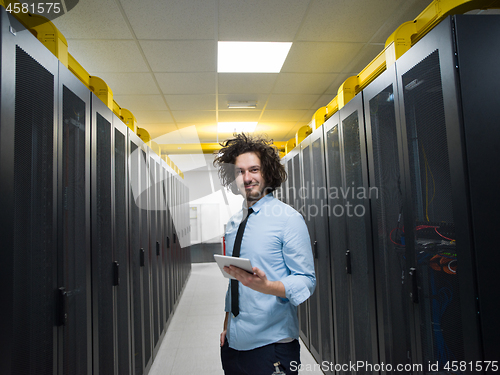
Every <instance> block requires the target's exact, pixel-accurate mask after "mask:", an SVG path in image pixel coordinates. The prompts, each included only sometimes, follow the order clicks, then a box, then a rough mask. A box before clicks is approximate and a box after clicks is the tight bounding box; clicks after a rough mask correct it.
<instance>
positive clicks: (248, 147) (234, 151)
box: [213, 133, 287, 194]
mask: <svg viewBox="0 0 500 375" xmlns="http://www.w3.org/2000/svg"><path fill="white" fill-rule="evenodd" d="M272 142H273V141H272V140H267V139H266V138H264V137H262V136H255V137H252V136H250V135H248V134H245V133H241V134H234V138H231V139H227V140H225V141H224V142H222V143H220V145H221V146H222V148H221V149H220V150H219V151H217V152H215V154H216V156H215V160H214V163H213V164H214V166H215V167H216V168H218V170H219V172H218V173H219V178H220V181H221V184H222V185H223V186H224V187H226V188H228V189H230V190H231V191H232V192H233V193H234V194H238V188H237V187H236V184H235V183H234V182H235V179H236V176H235V174H234V172H235V171H234V163H235V162H236V158H237V157H238V156H240V155H241V154H245V153H247V152H255V153H256V154H257V156H258V157H259V159H260V163H261V172H262V177H264V181H265V182H266V193H270V192H273V191H274V190H276V188H278V187H279V186H280V185H281V183H282V182H283V181H285V180H286V177H287V176H286V172H285V167H284V166H283V164H281V162H280V157H279V152H278V149H277V148H276V146H274V145H273V144H272Z"/></svg>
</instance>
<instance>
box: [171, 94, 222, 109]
mask: <svg viewBox="0 0 500 375" xmlns="http://www.w3.org/2000/svg"><path fill="white" fill-rule="evenodd" d="M165 99H166V100H167V104H168V106H169V107H170V109H171V110H172V111H188V110H215V95H165Z"/></svg>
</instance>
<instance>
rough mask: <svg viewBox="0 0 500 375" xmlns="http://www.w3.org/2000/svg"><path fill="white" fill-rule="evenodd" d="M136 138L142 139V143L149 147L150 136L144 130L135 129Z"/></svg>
mask: <svg viewBox="0 0 500 375" xmlns="http://www.w3.org/2000/svg"><path fill="white" fill-rule="evenodd" d="M137 136H138V137H139V138H140V139H142V141H143V142H144V143H145V144H147V145H148V146H149V147H151V136H150V135H149V132H148V131H147V130H146V129H144V128H137Z"/></svg>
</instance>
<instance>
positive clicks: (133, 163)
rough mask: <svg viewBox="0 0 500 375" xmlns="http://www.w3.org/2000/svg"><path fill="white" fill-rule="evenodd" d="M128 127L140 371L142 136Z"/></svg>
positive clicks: (139, 367) (136, 364) (137, 364)
mask: <svg viewBox="0 0 500 375" xmlns="http://www.w3.org/2000/svg"><path fill="white" fill-rule="evenodd" d="M127 131H128V140H129V142H128V143H129V148H128V166H129V181H130V184H129V196H128V198H129V236H130V242H129V243H130V267H131V272H130V279H131V295H132V321H133V323H132V326H133V351H132V354H133V355H132V361H133V373H134V374H135V375H141V374H143V370H144V367H145V363H144V358H145V352H144V329H145V327H144V317H143V315H144V308H143V301H144V295H143V293H144V292H143V287H142V282H143V276H142V275H143V262H144V254H143V253H142V248H141V246H142V245H141V233H142V231H141V210H140V199H141V191H142V190H141V188H142V180H141V168H142V166H143V163H141V161H142V159H141V158H142V156H141V153H142V151H141V148H140V147H141V145H143V143H142V140H141V139H140V138H139V137H138V136H137V135H136V134H135V133H133V132H132V131H131V130H130V129H129V130H127Z"/></svg>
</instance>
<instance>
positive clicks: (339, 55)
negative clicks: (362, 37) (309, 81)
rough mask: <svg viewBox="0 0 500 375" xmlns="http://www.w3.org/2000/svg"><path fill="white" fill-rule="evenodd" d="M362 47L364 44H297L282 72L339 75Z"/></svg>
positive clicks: (291, 50)
mask: <svg viewBox="0 0 500 375" xmlns="http://www.w3.org/2000/svg"><path fill="white" fill-rule="evenodd" d="M362 47H363V44H362V43H333V42H295V43H293V45H292V48H291V49H290V53H289V54H288V57H287V58H286V60H285V63H284V64H283V68H282V69H281V72H284V73H338V72H341V71H342V70H344V68H345V66H346V64H347V63H348V62H349V61H351V60H352V59H353V58H354V56H356V54H357V53H358V52H359V51H360V50H361V48H362Z"/></svg>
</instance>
